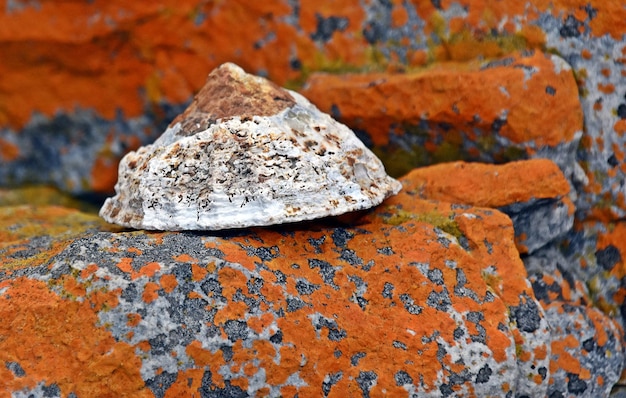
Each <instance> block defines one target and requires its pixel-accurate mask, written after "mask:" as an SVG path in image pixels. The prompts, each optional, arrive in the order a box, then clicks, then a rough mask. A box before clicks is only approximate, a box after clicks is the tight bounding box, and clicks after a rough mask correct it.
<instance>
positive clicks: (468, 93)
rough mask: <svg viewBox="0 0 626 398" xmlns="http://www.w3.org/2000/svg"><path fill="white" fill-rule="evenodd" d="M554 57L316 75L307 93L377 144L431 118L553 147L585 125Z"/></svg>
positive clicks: (569, 79) (570, 79)
mask: <svg viewBox="0 0 626 398" xmlns="http://www.w3.org/2000/svg"><path fill="white" fill-rule="evenodd" d="M555 62H557V61H555V59H554V58H553V57H551V56H549V55H546V54H544V53H541V52H539V51H535V52H531V53H530V55H529V53H518V54H511V55H509V56H508V57H506V58H502V59H497V60H494V61H493V62H468V63H463V64H460V63H452V64H449V63H441V64H437V65H436V66H433V67H431V68H426V69H424V70H419V71H414V72H407V73H400V74H382V73H374V74H344V75H331V74H314V75H312V76H311V77H310V78H309V80H308V81H307V84H306V88H305V89H304V90H303V91H302V93H303V94H304V95H305V96H307V97H308V98H310V99H311V101H312V102H313V103H315V104H316V105H317V106H319V107H320V109H322V110H324V111H326V112H335V113H336V114H337V115H339V117H340V120H342V121H344V122H345V123H346V124H348V125H350V126H352V127H354V128H357V129H364V130H366V131H367V132H368V133H369V134H370V135H371V137H372V140H373V142H374V144H375V145H386V144H388V143H389V134H390V133H391V132H393V133H394V134H405V133H406V132H405V131H402V129H401V128H396V129H393V125H394V124H398V123H403V124H405V125H406V126H407V127H408V126H410V125H415V126H417V125H419V123H420V122H428V121H431V122H433V123H441V124H447V125H448V127H447V128H446V131H448V132H449V131H451V130H452V131H455V130H456V131H457V134H458V132H461V131H463V130H472V129H482V130H485V131H491V130H492V127H493V123H495V122H497V121H500V122H501V126H500V127H499V128H498V129H497V131H496V133H497V134H498V135H501V136H502V137H503V138H505V139H507V140H510V141H511V142H512V143H514V144H520V143H528V144H529V145H530V143H531V141H532V142H534V144H535V145H536V146H537V147H541V146H554V145H557V144H559V143H562V142H567V141H570V140H572V139H573V137H574V134H575V133H576V132H579V131H581V130H582V109H581V107H580V103H579V102H578V88H577V86H576V82H575V80H574V76H573V74H572V72H571V70H569V69H568V68H561V67H560V65H558V64H555ZM547 109H550V110H551V111H550V112H546V110H547ZM450 134H451V133H450ZM465 134H469V135H468V138H470V139H476V138H477V137H474V136H473V135H472V134H471V132H470V131H465ZM442 138H443V140H444V141H445V140H446V137H445V135H444V136H443V137H442Z"/></svg>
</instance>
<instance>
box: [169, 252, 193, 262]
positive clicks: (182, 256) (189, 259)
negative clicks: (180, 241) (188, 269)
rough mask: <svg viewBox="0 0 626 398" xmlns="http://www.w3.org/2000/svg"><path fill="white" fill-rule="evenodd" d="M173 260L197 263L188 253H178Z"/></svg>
mask: <svg viewBox="0 0 626 398" xmlns="http://www.w3.org/2000/svg"><path fill="white" fill-rule="evenodd" d="M174 260H176V261H178V262H181V263H198V259H196V258H193V257H191V256H190V255H188V254H180V255H178V256H176V257H174Z"/></svg>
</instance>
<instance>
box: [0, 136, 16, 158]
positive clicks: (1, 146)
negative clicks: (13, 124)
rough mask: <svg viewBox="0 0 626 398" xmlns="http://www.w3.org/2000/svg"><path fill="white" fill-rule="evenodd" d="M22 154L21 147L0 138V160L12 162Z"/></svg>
mask: <svg viewBox="0 0 626 398" xmlns="http://www.w3.org/2000/svg"><path fill="white" fill-rule="evenodd" d="M19 156H20V148H19V147H18V146H17V145H15V144H14V143H12V142H9V141H7V140H4V139H0V160H2V161H4V162H11V161H13V160H16V159H17V158H18V157H19Z"/></svg>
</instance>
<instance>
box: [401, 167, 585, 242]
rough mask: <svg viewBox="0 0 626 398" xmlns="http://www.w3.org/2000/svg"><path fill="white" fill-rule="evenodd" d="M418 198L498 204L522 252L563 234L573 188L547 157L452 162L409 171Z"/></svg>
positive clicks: (571, 218)
mask: <svg viewBox="0 0 626 398" xmlns="http://www.w3.org/2000/svg"><path fill="white" fill-rule="evenodd" d="M408 178H410V180H411V181H413V182H414V184H415V185H413V186H410V187H408V188H407V189H413V190H415V191H416V192H417V193H418V194H419V195H420V196H421V197H422V198H426V199H434V200H441V201H445V202H450V203H461V204H468V205H472V206H481V207H491V208H496V209H498V210H500V211H502V212H504V213H506V214H507V215H508V216H509V217H511V219H512V220H513V225H514V227H515V240H516V245H517V248H518V250H519V251H520V253H532V252H534V251H535V250H537V249H539V248H541V247H544V246H546V245H548V244H550V243H554V242H557V243H558V241H559V239H560V238H561V239H562V238H564V237H565V235H567V234H568V233H569V232H570V231H571V230H572V226H573V224H574V211H575V208H574V204H573V202H572V200H571V199H570V195H571V194H572V192H573V191H572V189H571V188H570V185H569V183H568V181H567V179H566V178H565V177H564V176H563V173H562V172H561V170H560V169H559V168H558V166H557V165H556V164H555V163H553V162H552V161H550V160H548V159H533V160H525V161H516V162H510V163H506V164H504V165H493V164H482V163H466V162H452V163H442V164H439V165H435V166H430V167H422V168H418V169H415V170H413V171H411V172H410V173H409V174H408Z"/></svg>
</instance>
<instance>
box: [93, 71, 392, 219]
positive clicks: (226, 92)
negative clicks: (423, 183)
mask: <svg viewBox="0 0 626 398" xmlns="http://www.w3.org/2000/svg"><path fill="white" fill-rule="evenodd" d="M400 188H401V186H400V183H399V182H397V181H396V180H394V179H392V178H391V177H389V176H387V174H386V173H385V169H384V167H383V165H382V163H381V162H380V160H378V158H376V156H375V155H374V154H373V153H371V152H370V151H369V150H368V149H367V148H366V147H365V146H364V145H363V143H362V142H361V141H359V139H358V138H356V136H355V135H354V134H353V133H352V132H351V131H350V130H349V129H348V128H347V127H345V126H344V125H342V124H339V123H337V122H335V121H334V120H332V119H331V118H330V117H329V116H328V115H325V114H322V113H321V112H319V110H317V108H315V107H314V106H313V105H311V104H310V103H309V102H308V101H307V100H306V99H305V98H304V97H302V96H301V95H299V94H297V93H295V92H292V91H288V90H285V89H281V88H279V87H278V86H276V85H274V84H272V83H270V82H269V81H267V80H265V79H263V78H260V77H255V76H252V75H248V74H246V73H245V72H244V71H243V70H242V69H241V68H239V67H238V66H236V65H234V64H224V65H222V66H220V67H219V68H217V69H215V70H214V71H213V72H212V73H211V74H210V75H209V77H208V79H207V83H206V85H205V86H204V87H203V89H202V90H200V92H199V93H198V95H197V96H196V97H195V99H194V102H193V103H192V104H191V105H190V106H189V108H187V110H185V112H184V113H183V114H181V115H180V116H178V117H177V118H176V119H175V120H174V121H173V122H172V124H171V125H170V126H169V127H168V129H167V130H166V131H165V133H163V135H162V136H161V137H159V139H158V140H156V141H155V143H154V144H152V145H148V146H145V147H142V148H140V149H139V150H138V151H137V152H131V153H129V154H128V155H126V157H124V159H123V160H122V163H121V164H120V169H119V179H118V182H117V184H116V186H115V190H116V192H117V194H116V196H114V197H113V198H109V199H107V201H106V202H105V203H104V206H102V209H101V211H100V215H101V216H102V217H103V218H104V219H105V220H107V221H108V222H111V223H115V224H119V225H123V226H127V227H132V228H139V229H156V230H170V231H172V230H219V229H229V228H244V227H250V226H259V225H273V224H282V223H289V222H295V221H302V220H311V219H314V218H321V217H327V216H337V215H341V214H344V213H348V212H352V211H357V210H364V209H368V208H370V207H372V206H376V205H378V204H379V203H380V202H382V201H383V200H384V199H385V198H386V197H389V196H390V195H394V194H396V193H398V191H399V190H400Z"/></svg>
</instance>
